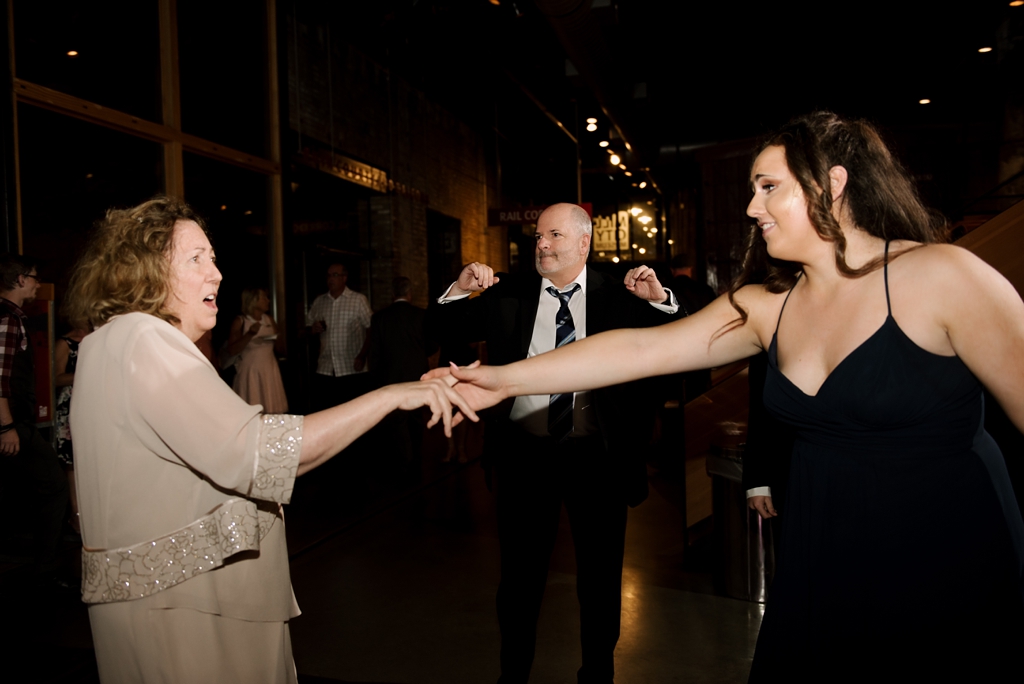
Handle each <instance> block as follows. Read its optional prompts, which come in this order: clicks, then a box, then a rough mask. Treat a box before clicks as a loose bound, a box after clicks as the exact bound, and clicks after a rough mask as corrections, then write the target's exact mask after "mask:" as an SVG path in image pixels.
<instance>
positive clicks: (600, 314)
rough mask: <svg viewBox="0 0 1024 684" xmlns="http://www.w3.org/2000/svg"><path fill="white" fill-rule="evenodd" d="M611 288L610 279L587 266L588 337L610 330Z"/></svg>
mask: <svg viewBox="0 0 1024 684" xmlns="http://www.w3.org/2000/svg"><path fill="white" fill-rule="evenodd" d="M609 288H610V281H609V279H608V278H607V277H605V276H604V275H602V274H601V273H600V272H598V271H595V270H594V269H592V268H591V267H590V266H587V337H589V336H591V335H596V334H597V333H599V332H604V331H605V330H608V329H609V325H608V316H609V315H610V313H611V312H610V311H609V307H608V296H609V295H610V294H611V290H610V289H609Z"/></svg>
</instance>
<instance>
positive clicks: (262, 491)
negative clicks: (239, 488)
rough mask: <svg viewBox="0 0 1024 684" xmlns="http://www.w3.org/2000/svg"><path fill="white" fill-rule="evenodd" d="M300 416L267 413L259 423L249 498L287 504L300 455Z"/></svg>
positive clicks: (290, 496)
mask: <svg viewBox="0 0 1024 684" xmlns="http://www.w3.org/2000/svg"><path fill="white" fill-rule="evenodd" d="M302 420H303V416H293V415H288V414H283V413H282V414H273V413H266V414H264V415H263V417H262V422H261V423H260V434H259V438H258V441H257V451H258V453H257V454H256V466H255V471H254V473H253V479H252V487H251V488H250V490H249V496H250V497H252V498H254V499H263V500H264V501H279V502H281V503H288V502H289V501H290V500H291V498H292V489H293V488H294V487H295V474H296V472H297V471H298V469H299V455H300V454H301V452H302Z"/></svg>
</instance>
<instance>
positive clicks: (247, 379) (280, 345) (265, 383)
mask: <svg viewBox="0 0 1024 684" xmlns="http://www.w3.org/2000/svg"><path fill="white" fill-rule="evenodd" d="M269 310H270V298H269V297H268V296H267V291H266V290H264V289H263V288H256V287H250V288H246V289H244V290H242V315H241V316H237V317H236V318H235V320H234V321H232V323H231V333H230V335H229V336H228V341H227V344H226V350H227V353H228V354H229V355H232V356H234V355H236V354H237V355H239V357H240V358H239V359H238V361H237V362H236V364H235V368H236V372H235V379H234V382H233V383H232V388H233V389H234V390H235V392H236V393H237V394H238V396H240V397H242V398H243V399H245V401H246V402H247V403H249V404H252V405H253V406H255V405H257V404H259V405H261V406H263V410H264V411H265V412H266V413H286V412H287V411H288V397H287V396H286V395H285V391H284V382H283V381H282V380H281V369H280V368H279V367H278V365H277V357H276V355H275V354H280V353H283V352H284V339H283V338H282V337H280V336H279V335H278V331H277V323H276V322H275V321H274V319H273V318H271V317H270V316H269V315H268V313H267V312H268V311H269Z"/></svg>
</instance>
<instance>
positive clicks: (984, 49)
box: [978, 47, 992, 52]
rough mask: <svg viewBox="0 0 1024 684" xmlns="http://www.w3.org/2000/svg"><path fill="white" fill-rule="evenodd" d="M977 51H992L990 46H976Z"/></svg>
mask: <svg viewBox="0 0 1024 684" xmlns="http://www.w3.org/2000/svg"><path fill="white" fill-rule="evenodd" d="M978 52H992V48H990V47H983V48H978Z"/></svg>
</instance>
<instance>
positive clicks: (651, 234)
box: [644, 233, 654, 238]
mask: <svg viewBox="0 0 1024 684" xmlns="http://www.w3.org/2000/svg"><path fill="white" fill-rule="evenodd" d="M644 235H646V236H647V237H648V238H652V237H654V234H653V233H644Z"/></svg>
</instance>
